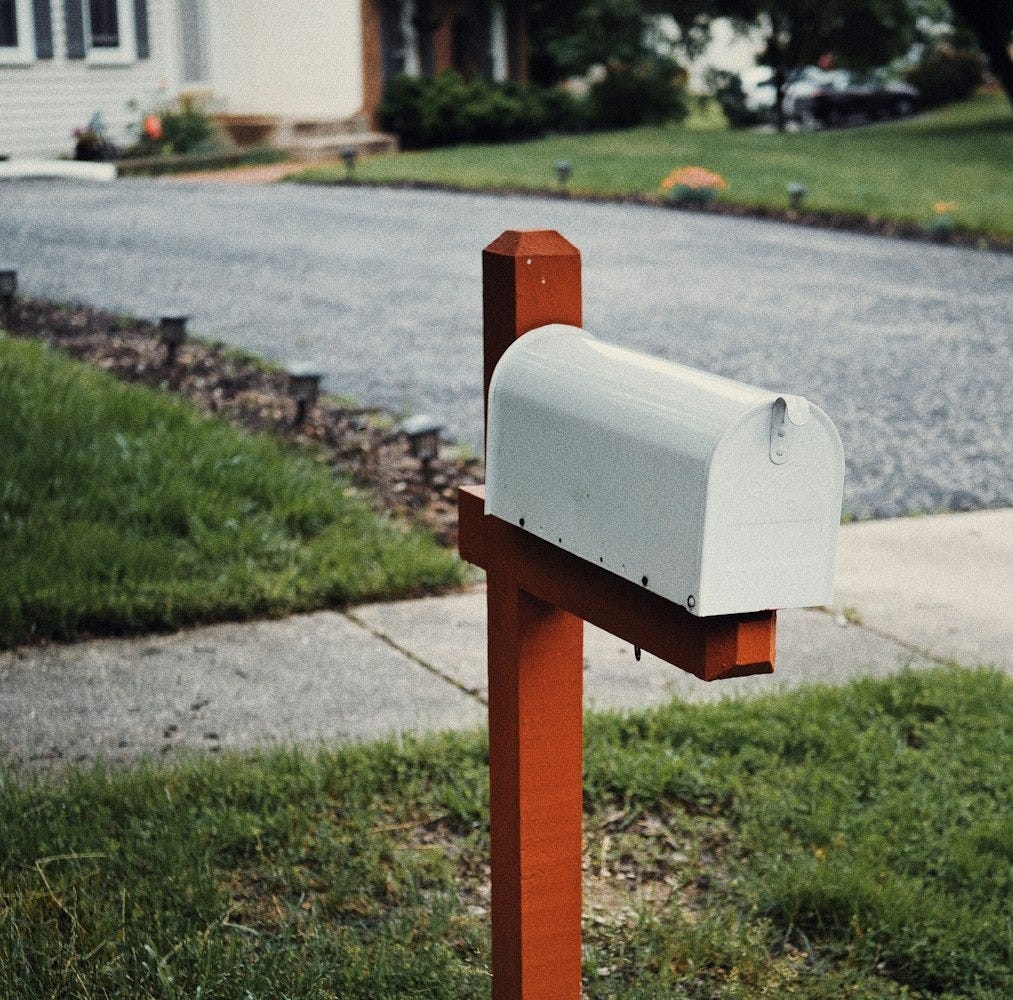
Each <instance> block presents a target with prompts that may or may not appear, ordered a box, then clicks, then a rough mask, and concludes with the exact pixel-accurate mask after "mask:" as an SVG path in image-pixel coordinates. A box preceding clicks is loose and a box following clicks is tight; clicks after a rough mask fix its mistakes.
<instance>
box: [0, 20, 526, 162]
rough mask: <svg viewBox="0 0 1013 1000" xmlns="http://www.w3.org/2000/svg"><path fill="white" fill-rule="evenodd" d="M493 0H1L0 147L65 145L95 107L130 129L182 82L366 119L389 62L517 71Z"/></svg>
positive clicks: (278, 106)
mask: <svg viewBox="0 0 1013 1000" xmlns="http://www.w3.org/2000/svg"><path fill="white" fill-rule="evenodd" d="M515 6H516V5H513V4H511V5H509V6H508V5H506V4H504V3H502V2H501V0H301V2H300V0H276V2H274V3H268V2H264V0H245V2H244V0H0V154H7V155H14V156H51V155H61V154H69V153H70V152H71V150H72V149H73V143H74V140H73V131H74V129H75V128H82V127H84V126H85V125H86V124H87V123H88V121H89V119H90V118H91V117H92V115H93V114H95V112H97V111H100V112H101V113H102V116H103V118H104V121H105V123H106V127H107V131H108V135H109V138H110V139H112V141H113V142H115V143H118V144H125V143H127V142H128V141H129V140H130V137H131V133H130V129H131V127H132V126H136V124H137V122H138V121H139V120H140V118H141V116H142V115H143V113H144V112H145V111H147V110H152V109H154V108H157V107H159V106H161V105H164V104H166V103H167V102H169V101H171V100H173V99H175V98H177V97H178V96H180V95H181V94H186V93H191V94H196V95H199V96H200V97H201V99H202V100H204V101H206V102H207V105H208V107H209V108H211V109H212V110H214V111H215V112H218V113H221V114H223V115H226V116H232V117H233V118H235V119H242V118H243V117H246V116H267V117H270V118H274V119H277V120H279V121H281V122H288V123H308V124H313V123H324V124H326V123H331V124H337V123H341V122H343V121H346V120H347V119H349V118H352V117H353V116H360V117H364V118H366V119H369V118H370V117H371V115H372V113H373V112H374V111H375V109H376V107H377V105H378V103H379V100H380V96H381V92H382V87H383V80H384V79H385V78H386V77H387V76H389V75H390V74H391V73H394V72H409V73H435V72H439V71H441V70H442V69H445V68H448V67H450V66H456V67H458V68H460V69H462V70H463V71H465V72H478V73H481V74H482V75H486V76H490V77H494V78H499V79H506V78H515V79H523V78H524V76H525V73H526V59H525V53H524V46H525V37H524V22H523V17H522V15H521V14H518V13H516V12H515Z"/></svg>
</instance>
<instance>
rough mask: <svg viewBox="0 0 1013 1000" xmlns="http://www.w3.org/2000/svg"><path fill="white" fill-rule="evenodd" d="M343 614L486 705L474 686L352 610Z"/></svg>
mask: <svg viewBox="0 0 1013 1000" xmlns="http://www.w3.org/2000/svg"><path fill="white" fill-rule="evenodd" d="M343 614H344V616H345V617H346V618H347V619H348V620H349V621H350V622H352V623H353V624H355V625H358V626H359V628H364V629H365V630H366V631H367V632H368V633H369V634H370V635H371V636H373V638H375V639H379V640H380V642H382V643H384V644H385V645H387V646H389V647H390V648H391V649H393V650H395V651H396V652H398V653H400V654H401V655H402V656H404V657H407V658H408V659H409V660H411V661H412V663H414V664H416V665H418V666H420V667H422V669H423V670H428V671H429V673H431V674H433V675H434V676H435V677H439V678H440V680H442V681H446V682H447V683H448V684H449V685H450V686H451V687H455V688H457V690H458V691H460V692H461V693H462V694H466V695H467V696H468V697H469V698H474V699H475V701H477V702H478V703H479V704H480V705H486V706H488V704H489V702H488V700H487V699H485V698H483V697H482V695H480V694H479V693H478V691H477V690H476V689H475V688H470V687H467V686H466V685H464V684H462V683H461V682H460V681H459V680H458V679H457V678H456V677H452V676H451V675H450V674H447V673H444V672H443V671H442V670H440V668H439V667H437V666H435V665H434V664H432V663H429V662H428V661H426V660H423V659H422V657H421V656H419V655H418V654H417V653H413V652H412V651H411V650H410V649H406V648H405V647H404V646H402V645H401V644H400V643H398V642H395V641H394V640H393V639H392V638H391V637H390V636H389V635H386V634H385V633H383V632H381V631H380V630H379V629H375V628H373V626H372V625H370V624H369V623H368V622H365V621H363V620H362V619H361V618H360V617H359V616H358V615H357V614H356V613H355V612H354V611H348V610H346V611H344V612H343Z"/></svg>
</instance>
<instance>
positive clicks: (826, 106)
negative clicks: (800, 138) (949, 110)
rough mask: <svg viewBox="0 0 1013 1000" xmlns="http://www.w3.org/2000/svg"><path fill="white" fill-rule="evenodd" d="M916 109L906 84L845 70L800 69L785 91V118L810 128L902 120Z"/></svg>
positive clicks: (914, 96)
mask: <svg viewBox="0 0 1013 1000" xmlns="http://www.w3.org/2000/svg"><path fill="white" fill-rule="evenodd" d="M917 106H918V91H917V90H915V88H914V87H912V86H910V85H909V84H906V83H900V82H898V81H895V80H884V79H882V78H881V77H879V76H877V75H875V74H871V73H852V72H849V71H848V70H843V69H836V70H821V69H816V68H815V67H810V68H807V69H804V70H801V71H800V72H799V74H798V75H797V76H796V77H795V79H794V80H793V81H792V82H791V83H790V84H789V85H788V88H787V89H786V91H785V100H784V107H785V113H786V114H787V115H788V117H791V118H795V119H797V120H798V121H799V122H800V123H801V124H802V125H804V126H808V127H810V128H815V127H821V126H832V125H844V124H846V123H847V122H849V121H854V120H856V119H862V120H868V121H875V120H876V119H880V118H902V117H904V116H905V115H909V114H911V113H912V112H913V111H914V110H915V109H916V108H917Z"/></svg>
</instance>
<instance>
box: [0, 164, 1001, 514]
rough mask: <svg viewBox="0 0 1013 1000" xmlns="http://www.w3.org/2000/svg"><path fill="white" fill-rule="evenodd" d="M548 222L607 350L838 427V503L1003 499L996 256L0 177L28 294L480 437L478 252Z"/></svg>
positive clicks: (481, 200)
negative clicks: (704, 372) (669, 366)
mask: <svg viewBox="0 0 1013 1000" xmlns="http://www.w3.org/2000/svg"><path fill="white" fill-rule="evenodd" d="M543 227H549V228H556V229H558V230H560V232H562V233H563V234H564V235H565V236H567V237H568V238H569V239H570V240H571V241H572V242H574V243H575V244H577V246H579V247H580V248H581V250H582V252H583V259H584V275H585V302H586V318H585V323H586V326H587V327H588V329H589V330H591V331H592V332H594V333H595V334H597V335H599V336H601V337H604V338H606V339H612V340H616V341H619V342H622V343H624V344H627V345H630V346H633V347H637V348H639V349H642V350H646V351H649V352H651V353H653V354H657V355H660V356H663V357H667V358H672V359H676V360H679V361H682V362H684V363H687V364H691V365H696V366H699V367H702V368H706V369H709V370H711V371H716V372H720V373H722V374H724V375H729V376H732V377H734V378H739V379H743V380H747V381H750V382H755V383H757V384H760V385H764V386H767V387H770V388H774V389H779V390H784V391H790V392H801V393H804V394H805V395H807V396H808V397H809V398H810V399H813V400H814V401H816V402H818V403H819V404H820V405H821V406H823V407H824V408H825V409H826V410H827V411H828V412H829V413H830V415H831V416H832V417H833V418H834V420H835V421H836V423H837V425H838V427H839V429H840V431H841V435H842V437H843V439H844V445H845V451H846V454H847V456H848V481H847V486H846V493H845V509H846V510H849V511H852V512H853V513H855V514H858V515H860V516H867V515H878V516H888V515H894V514H901V513H904V512H906V511H909V510H912V509H922V510H937V509H944V508H951V509H970V508H977V507H989V506H1004V505H1011V504H1013V458H1011V447H1010V440H1011V436H1013V433H1011V431H1013V428H1011V423H1013V420H1011V401H1010V381H1011V378H1010V376H1011V371H1013V366H1011V360H1013V358H1011V330H1010V318H1011V304H1013V257H1009V256H1000V255H993V254H986V253H979V252H976V251H973V250H964V249H953V248H948V247H936V246H931V245H922V244H914V243H905V242H901V241H892V240H885V239H880V238H872V237H864V236H852V235H847V234H841V233H835V232H826V231H821V230H806V229H801V228H795V227H788V226H784V225H779V224H773V223H762V222H755V221H746V220H733V219H727V218H720V217H706V216H699V215H688V214H683V213H673V212H666V211H662V210H658V209H649V208H643V207H632V206H630V207H626V206H603V205H588V204H582V203H577V202H572V203H571V202H562V201H553V200H540V199H534V198H531V199H525V198H496V197H478V196H467V195H447V194H439V193H419V192H402V191H378V190H366V189H347V190H346V189H333V188H332V189H324V188H300V187H294V186H274V187H266V188H230V187H225V186H222V185H210V184H199V183H179V182H166V181H119V182H117V183H116V184H113V185H104V186H97V185H96V186H86V185H76V184H72V183H62V182H11V183H5V184H0V246H2V247H3V250H2V251H0V252H2V254H3V256H4V257H6V258H8V259H10V260H11V261H12V262H14V263H15V264H16V265H17V267H18V268H19V271H20V273H21V276H22V283H23V288H24V289H25V291H26V292H28V293H29V294H35V295H40V296H50V297H53V298H56V299H61V300H78V301H83V302H88V303H92V304H96V305H101V306H105V307H107V308H111V309H114V310H121V311H123V312H128V313H135V314H141V315H150V316H157V315H159V314H161V313H162V312H163V311H167V310H173V311H174V310H177V309H182V310H184V311H186V312H190V313H192V314H193V316H194V323H193V327H194V329H195V330H196V332H198V333H200V334H203V335H206V336H209V337H211V336H216V337H220V338H221V339H223V340H225V341H228V342H229V343H233V344H239V345H242V346H244V347H247V348H249V349H251V350H253V351H256V352H257V353H260V354H264V355H266V356H268V357H270V358H273V359H275V360H277V361H281V362H302V363H310V364H313V365H317V366H319V367H320V368H321V369H322V370H324V371H325V372H326V373H327V375H328V385H329V387H330V388H331V389H333V390H340V391H343V392H349V393H352V394H353V395H355V396H357V397H358V398H359V399H361V400H362V401H363V402H369V403H378V404H385V405H388V406H392V407H394V408H397V409H407V410H412V411H416V412H417V411H422V410H425V411H432V412H436V413H438V414H441V415H442V416H444V417H445V418H446V420H447V423H448V425H449V427H450V429H451V431H452V432H453V433H455V434H456V435H457V436H459V437H460V438H461V439H462V440H465V441H468V442H470V443H472V444H473V445H477V444H478V443H479V441H480V440H481V389H480V352H481V345H480V322H481V311H480V283H479V275H480V250H481V248H482V247H483V246H484V245H485V244H487V243H488V242H490V241H491V240H492V239H493V238H494V237H496V236H497V235H498V234H499V233H500V232H501V231H502V230H504V229H507V228H543Z"/></svg>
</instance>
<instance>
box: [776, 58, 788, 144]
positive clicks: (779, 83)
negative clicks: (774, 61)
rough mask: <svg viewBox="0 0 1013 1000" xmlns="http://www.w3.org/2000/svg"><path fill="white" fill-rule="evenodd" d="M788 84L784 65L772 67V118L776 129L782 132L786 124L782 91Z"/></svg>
mask: <svg viewBox="0 0 1013 1000" xmlns="http://www.w3.org/2000/svg"><path fill="white" fill-rule="evenodd" d="M787 86H788V74H787V73H785V71H784V66H775V67H774V116H775V117H774V120H775V121H776V122H777V131H778V132H783V131H784V127H785V124H786V119H785V115H784V92H785V89H786V88H787Z"/></svg>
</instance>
